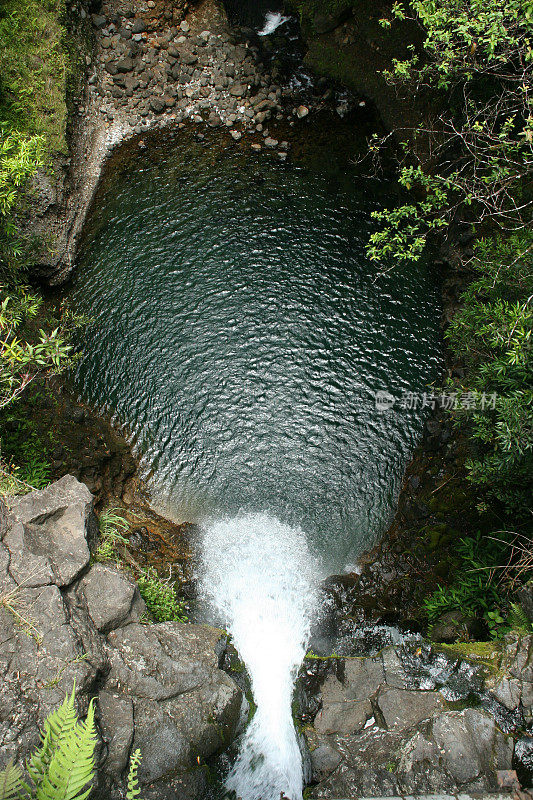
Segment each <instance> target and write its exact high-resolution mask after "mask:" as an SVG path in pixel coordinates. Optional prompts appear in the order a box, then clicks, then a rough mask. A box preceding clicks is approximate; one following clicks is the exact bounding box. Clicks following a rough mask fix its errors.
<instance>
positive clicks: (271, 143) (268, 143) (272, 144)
mask: <svg viewBox="0 0 533 800" xmlns="http://www.w3.org/2000/svg"><path fill="white" fill-rule="evenodd" d="M277 146H278V140H277V139H272V137H270V136H267V137H266V138H265V147H269V148H273V147H277Z"/></svg>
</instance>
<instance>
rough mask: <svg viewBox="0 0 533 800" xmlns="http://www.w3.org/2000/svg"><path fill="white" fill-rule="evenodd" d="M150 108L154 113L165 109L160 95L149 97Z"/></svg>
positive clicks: (159, 112)
mask: <svg viewBox="0 0 533 800" xmlns="http://www.w3.org/2000/svg"><path fill="white" fill-rule="evenodd" d="M150 108H151V109H152V111H153V112H154V113H155V114H161V113H162V112H163V111H164V110H165V101H164V100H163V99H162V98H161V97H151V98H150Z"/></svg>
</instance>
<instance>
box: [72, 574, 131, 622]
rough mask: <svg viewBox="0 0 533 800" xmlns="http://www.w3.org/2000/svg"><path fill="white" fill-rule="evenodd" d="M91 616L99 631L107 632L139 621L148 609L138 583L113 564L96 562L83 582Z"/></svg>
mask: <svg viewBox="0 0 533 800" xmlns="http://www.w3.org/2000/svg"><path fill="white" fill-rule="evenodd" d="M79 589H80V591H81V592H82V593H83V595H84V597H85V600H86V603H87V609H88V612H89V616H90V617H91V619H92V621H93V622H94V624H95V625H96V627H97V629H98V630H99V631H102V633H107V632H108V631H112V630H115V628H119V627H120V626H123V625H125V624H128V623H130V622H138V621H139V620H140V618H141V616H142V614H143V613H144V611H145V610H146V606H145V604H144V601H143V600H142V598H141V596H140V594H139V590H138V589H137V586H136V585H135V583H133V582H132V581H131V580H129V579H128V578H127V577H126V576H125V575H123V574H121V573H120V572H117V570H116V569H113V568H112V567H107V566H104V565H103V564H95V565H94V566H93V567H91V569H90V570H89V572H88V573H87V575H85V577H84V578H82V580H81V581H80V583H79Z"/></svg>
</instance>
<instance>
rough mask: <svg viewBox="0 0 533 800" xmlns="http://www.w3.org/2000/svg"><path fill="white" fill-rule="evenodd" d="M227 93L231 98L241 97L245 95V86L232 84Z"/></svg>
mask: <svg viewBox="0 0 533 800" xmlns="http://www.w3.org/2000/svg"><path fill="white" fill-rule="evenodd" d="M229 93H230V95H231V96H232V97H243V95H245V94H246V86H243V84H242V83H234V84H233V86H232V87H231V89H230V90H229Z"/></svg>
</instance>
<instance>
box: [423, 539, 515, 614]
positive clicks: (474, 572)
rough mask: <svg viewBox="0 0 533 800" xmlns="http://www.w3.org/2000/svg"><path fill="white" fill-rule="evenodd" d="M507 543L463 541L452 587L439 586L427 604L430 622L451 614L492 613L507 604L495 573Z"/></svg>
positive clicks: (459, 545) (491, 540) (460, 545)
mask: <svg viewBox="0 0 533 800" xmlns="http://www.w3.org/2000/svg"><path fill="white" fill-rule="evenodd" d="M505 546H506V543H505V542H498V541H495V540H493V539H489V538H488V537H484V536H481V534H479V533H478V534H477V535H476V536H475V537H467V538H463V539H461V540H460V542H459V543H458V545H457V548H456V552H457V561H458V563H457V569H456V570H455V575H456V577H455V579H454V581H453V582H452V583H451V584H450V586H440V587H439V588H438V589H437V590H436V591H435V592H434V593H433V594H432V595H430V597H428V598H426V600H425V601H424V609H425V612H426V614H427V617H428V619H429V621H430V622H435V620H436V619H438V617H440V616H442V615H443V614H445V613H447V612H448V611H463V612H466V613H469V614H472V616H476V615H481V616H483V615H484V614H486V613H488V612H490V611H492V610H493V609H494V608H495V607H502V606H503V605H504V604H505V600H504V598H503V594H502V590H501V587H500V586H499V585H498V582H497V580H495V570H496V569H497V567H498V566H499V565H500V564H501V561H502V558H503V557H504V554H505Z"/></svg>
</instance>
